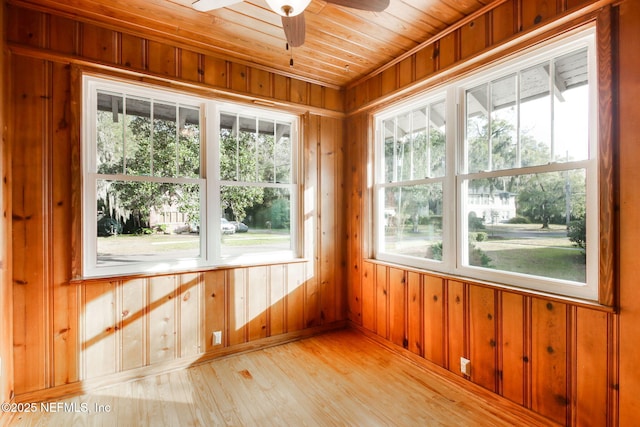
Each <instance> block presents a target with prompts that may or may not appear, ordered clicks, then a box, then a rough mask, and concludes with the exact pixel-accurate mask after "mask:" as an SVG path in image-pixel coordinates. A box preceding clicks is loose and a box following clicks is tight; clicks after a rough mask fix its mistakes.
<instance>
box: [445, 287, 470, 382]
mask: <svg viewBox="0 0 640 427" xmlns="http://www.w3.org/2000/svg"><path fill="white" fill-rule="evenodd" d="M446 286H447V320H448V322H447V338H448V341H449V348H448V352H449V360H448V365H447V366H448V367H449V370H450V371H451V372H453V373H454V374H456V375H460V376H464V375H463V374H462V372H461V371H460V358H461V357H465V358H468V356H469V355H468V354H467V353H466V348H465V347H466V346H465V321H464V319H465V309H466V307H465V297H464V288H465V284H464V283H462V282H458V281H455V280H447V281H446ZM471 369H473V365H472V368H471Z"/></svg>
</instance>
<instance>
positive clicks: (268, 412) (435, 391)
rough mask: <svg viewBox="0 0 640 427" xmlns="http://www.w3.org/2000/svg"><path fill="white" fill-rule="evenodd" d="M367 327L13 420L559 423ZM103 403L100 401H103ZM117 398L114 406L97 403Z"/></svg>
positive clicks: (9, 419)
mask: <svg viewBox="0 0 640 427" xmlns="http://www.w3.org/2000/svg"><path fill="white" fill-rule="evenodd" d="M376 340H377V338H375V337H374V338H371V337H368V336H366V334H363V333H362V332H361V331H358V330H343V331H337V332H332V333H327V334H323V335H319V336H315V337H312V338H307V339H303V340H300V341H296V342H292V343H288V344H283V345H279V346H275V347H269V348H265V349H262V350H258V351H253V352H249V353H244V354H239V355H234V356H229V357H224V358H221V359H217V360H214V361H210V362H207V363H202V364H198V365H196V366H192V367H190V368H188V369H182V370H175V371H170V372H164V373H161V374H158V375H155V376H150V377H147V378H144V379H141V380H136V381H131V382H127V383H122V384H118V385H116V386H113V387H106V388H103V389H100V390H95V391H92V392H88V393H86V394H83V395H80V396H74V397H69V398H67V399H63V400H60V401H59V402H62V403H64V404H67V405H74V404H75V405H76V407H77V406H80V405H83V404H85V405H87V406H88V409H89V413H88V414H87V413H82V412H80V413H78V412H64V411H63V412H59V413H50V412H42V411H39V412H37V413H33V414H25V413H23V414H20V415H19V416H16V414H14V415H13V416H6V415H7V414H5V416H4V418H0V425H6V426H20V427H22V426H47V427H48V426H58V425H60V426H69V425H73V426H89V427H93V426H103V425H104V426H154V427H155V426H170V427H173V426H180V427H184V426H207V427H208V426H283V425H296V426H298V425H304V426H326V425H352V426H364V425H366V426H377V425H394V426H461V425H464V426H498V427H500V426H505V427H506V426H513V425H528V426H554V425H556V424H554V423H553V422H552V421H549V420H547V419H545V418H543V417H540V416H538V415H536V414H534V413H532V412H530V411H527V410H526V409H524V408H522V407H519V406H517V405H516V404H514V403H512V402H510V401H508V400H506V399H503V398H501V397H499V396H497V395H495V394H493V393H490V392H489V391H486V390H485V391H483V390H481V389H479V388H478V387H475V386H473V385H469V386H466V385H465V383H463V382H462V381H464V380H463V379H461V378H458V377H456V376H455V375H453V374H451V375H448V374H447V373H446V372H445V371H444V370H442V369H441V368H439V367H435V365H434V368H433V369H432V368H430V365H429V363H428V362H425V364H422V363H416V361H415V360H412V359H411V358H405V357H404V356H403V355H402V353H401V352H396V351H391V350H390V349H389V348H387V347H385V346H384V345H381V344H380V343H378V342H375V341H376ZM96 405H97V406H96ZM100 405H102V407H103V408H104V407H106V405H109V408H110V410H109V411H108V412H107V411H105V412H97V411H96V408H97V407H100Z"/></svg>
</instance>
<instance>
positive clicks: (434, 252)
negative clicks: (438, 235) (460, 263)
mask: <svg viewBox="0 0 640 427" xmlns="http://www.w3.org/2000/svg"><path fill="white" fill-rule="evenodd" d="M429 250H430V252H431V254H430V255H431V256H430V258H431V259H433V260H436V261H442V242H438V243H434V244H433V245H431V247H430V248H429ZM469 265H475V266H477V267H487V268H491V258H490V257H489V255H487V254H486V253H485V252H484V251H483V250H482V249H480V248H477V247H476V246H475V245H474V244H473V243H471V242H469Z"/></svg>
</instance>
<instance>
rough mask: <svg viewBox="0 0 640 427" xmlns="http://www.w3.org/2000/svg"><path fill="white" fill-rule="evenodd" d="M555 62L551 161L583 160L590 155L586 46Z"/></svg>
mask: <svg viewBox="0 0 640 427" xmlns="http://www.w3.org/2000/svg"><path fill="white" fill-rule="evenodd" d="M554 64H555V67H554V71H555V80H554V85H555V96H554V98H553V99H554V110H553V113H554V121H553V124H554V129H553V132H554V139H553V141H554V160H555V161H556V162H564V161H574V160H584V159H587V158H588V157H589V75H588V61H587V48H584V49H582V50H579V51H577V52H573V53H570V54H568V55H565V56H562V57H560V58H557V59H556V60H555V62H554Z"/></svg>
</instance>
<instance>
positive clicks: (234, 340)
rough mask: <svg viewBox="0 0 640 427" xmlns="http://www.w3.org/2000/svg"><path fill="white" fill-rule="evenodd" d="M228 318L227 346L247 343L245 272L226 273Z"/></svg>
mask: <svg viewBox="0 0 640 427" xmlns="http://www.w3.org/2000/svg"><path fill="white" fill-rule="evenodd" d="M227 275H228V276H227V277H228V279H227V286H228V289H227V291H226V292H225V294H228V297H227V298H228V301H229V317H228V322H227V325H228V328H229V331H228V337H229V345H235V344H242V343H244V342H246V341H247V329H248V327H247V317H248V316H247V294H246V292H247V282H246V280H247V279H246V275H247V271H246V269H245V268H237V269H234V270H231V271H227Z"/></svg>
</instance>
